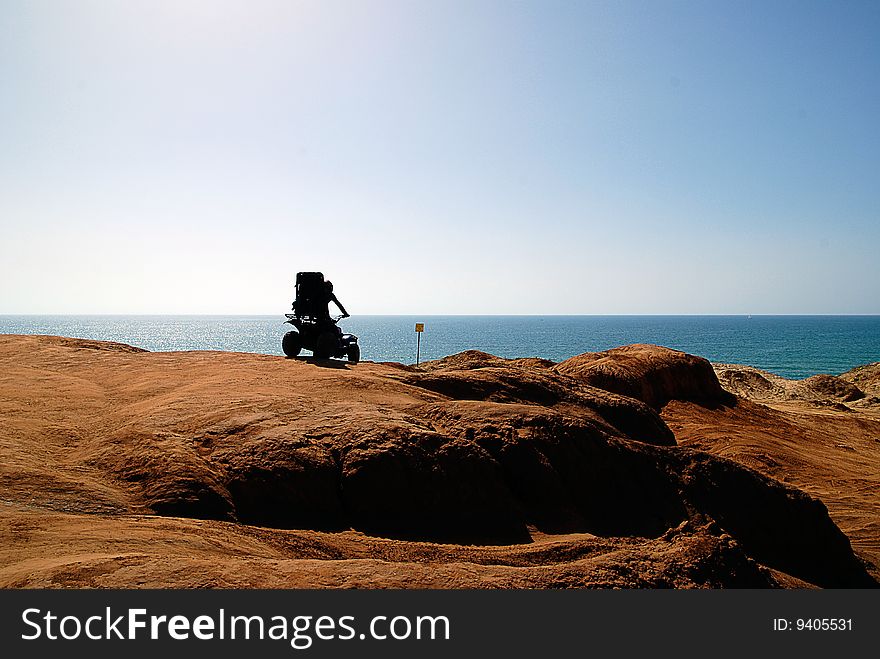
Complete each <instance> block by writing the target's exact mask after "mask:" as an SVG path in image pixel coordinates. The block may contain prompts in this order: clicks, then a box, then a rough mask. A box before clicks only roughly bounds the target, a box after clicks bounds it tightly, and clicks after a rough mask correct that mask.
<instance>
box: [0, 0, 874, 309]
mask: <svg viewBox="0 0 880 659" xmlns="http://www.w3.org/2000/svg"><path fill="white" fill-rule="evenodd" d="M878 35H880V2H875V1H870V2H806V1H797V2H774V1H767V0H762V1H759V2H710V1H698V2H677V1H676V2H673V1H661V0H645V1H642V2H548V1H546V0H540V1H538V0H535V1H533V2H488V1H484V2H481V1H478V0H468V1H464V2H453V1H449V0H433V1H431V2H423V1H418V0H400V1H395V2H392V1H388V2H385V1H381V2H380V1H378V0H372V1H367V0H359V1H351V2H336V1H332V0H331V1H328V0H324V1H315V2H293V1H279V2H267V1H260V0H246V1H245V0H243V1H241V2H218V1H217V0H212V1H208V0H205V1H204V2H197V1H194V0H171V1H167V2H161V1H156V0H150V1H149V2H136V1H132V0H127V1H125V2H111V1H110V0H106V1H102V2H86V1H80V2H63V1H57V2H56V1H49V0H43V1H29V2H16V1H9V0H0V313H242V314H246V313H279V314H280V313H283V312H285V311H287V310H288V309H289V305H290V299H291V296H292V288H293V280H294V276H295V273H296V272H297V271H298V270H322V271H324V273H325V274H326V275H327V276H328V277H329V278H330V279H332V280H333V281H334V283H335V285H336V291H337V293H338V295H339V297H340V299H341V300H342V301H343V303H345V305H346V306H347V307H348V310H349V311H350V312H351V313H352V314H369V313H424V314H431V313H435V314H444V313H461V314H466V313H500V314H504V313H523V314H550V313H570V314H616V313H670V314H673V313H752V314H758V313H880V130H878V119H880V36H878Z"/></svg>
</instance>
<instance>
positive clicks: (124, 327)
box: [0, 314, 880, 378]
mask: <svg viewBox="0 0 880 659" xmlns="http://www.w3.org/2000/svg"><path fill="white" fill-rule="evenodd" d="M283 320H284V317H283V316H282V315H280V314H279V315H277V316H8V315H7V316H0V333H4V334H57V335H61V336H72V337H79V338H88V339H101V340H108V341H119V342H122V343H128V344H131V345H135V346H138V347H141V348H146V349H147V350H152V351H167V350H228V351H240V352H254V353H263V354H269V355H280V354H282V352H281V337H282V335H283V334H284V332H285V331H287V330H289V329H290V325H285V324H283V322H282V321H283ZM416 322H422V323H424V324H425V332H424V333H423V334H422V341H421V359H422V360H423V361H424V360H428V359H436V358H438V357H444V356H446V355H450V354H453V353H456V352H460V351H462V350H468V349H476V350H484V351H486V352H489V353H492V354H494V355H499V356H501V357H543V358H545V359H552V360H553V361H561V360H563V359H566V358H568V357H571V356H572V355H577V354H580V353H582V352H588V351H597V350H606V349H608V348H613V347H615V346H620V345H626V344H629V343H655V344H658V345H663V346H668V347H670V348H675V349H677V350H684V351H686V352H690V353H693V354H696V355H701V356H703V357H706V358H707V359H709V360H711V361H717V362H729V363H738V364H748V365H750V366H756V367H758V368H761V369H765V370H767V371H770V372H772V373H776V374H778V375H782V376H784V377H792V378H803V377H807V376H810V375H815V374H817V373H830V374H839V373H842V372H844V371H846V370H849V369H850V368H852V367H854V366H858V365H860V364H866V363H869V362H874V361H880V316H752V317H748V316H356V317H353V318H348V319H346V320H343V321H342V322H341V323H340V326H341V327H342V328H343V331H345V332H349V333H352V334H356V335H358V337H359V339H360V345H361V358H362V359H364V360H371V361H396V362H403V363H407V364H411V363H414V362H415V361H416V334H415V331H414V326H415V323H416Z"/></svg>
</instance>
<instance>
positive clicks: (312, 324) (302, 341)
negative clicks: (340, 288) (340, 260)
mask: <svg viewBox="0 0 880 659" xmlns="http://www.w3.org/2000/svg"><path fill="white" fill-rule="evenodd" d="M331 302H333V303H334V304H335V305H336V306H337V307H339V310H340V311H341V312H342V315H341V316H337V317H335V318H334V317H332V316H331V315H330V303H331ZM292 311H293V313H288V314H284V315H285V316H287V320H286V321H284V322H286V323H290V324H291V325H293V326H294V327H295V328H296V329H295V330H290V331H289V332H287V333H286V334H285V335H284V338H283V339H282V340H281V348H282V350H284V354H285V355H287V356H288V357H296V356H297V355H298V354H299V353H300V351H301V350H302V349H303V348H305V349H306V350H311V351H312V353H313V354H314V355H315V357H317V358H319V359H329V358H331V357H347V358H348V361H349V362H351V363H352V364H357V363H358V362H359V361H360V358H361V349H360V346H359V345H358V338H357V337H356V336H354V335H353V334H343V333H342V329H341V328H340V327H339V326H338V325H337V323H338V322H339V321H340V320H342V319H343V318H348V317H349V313H348V312H347V311H346V310H345V307H343V306H342V303H341V302H339V300H338V299H336V295H334V294H333V284H332V283H331V282H329V281H324V275H323V274H322V273H320V272H298V273H296V299H295V300H294V301H293V309H292Z"/></svg>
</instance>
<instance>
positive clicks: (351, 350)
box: [348, 343, 361, 364]
mask: <svg viewBox="0 0 880 659" xmlns="http://www.w3.org/2000/svg"><path fill="white" fill-rule="evenodd" d="M360 360H361V347H360V346H359V345H358V344H357V343H352V344H351V345H350V346H348V361H349V362H351V363H352V364H357V363H358V362H359V361H360Z"/></svg>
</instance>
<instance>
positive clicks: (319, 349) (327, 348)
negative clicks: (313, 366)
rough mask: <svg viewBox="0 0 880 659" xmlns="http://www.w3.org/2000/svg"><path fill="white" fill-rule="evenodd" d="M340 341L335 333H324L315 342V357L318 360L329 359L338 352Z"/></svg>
mask: <svg viewBox="0 0 880 659" xmlns="http://www.w3.org/2000/svg"><path fill="white" fill-rule="evenodd" d="M338 343H339V340H338V338H337V336H336V334H334V333H333V332H322V333H321V334H319V335H318V340H317V341H315V350H314V354H315V357H317V358H318V359H329V358H330V357H332V356H333V354H334V353H335V352H336V348H337V345H338Z"/></svg>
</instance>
